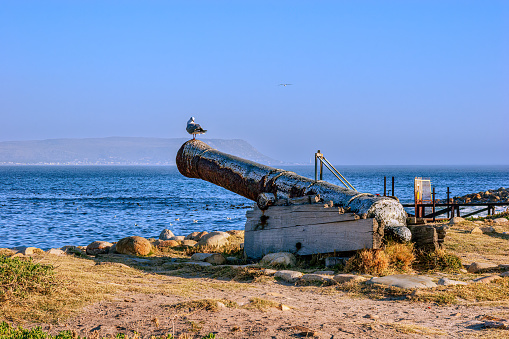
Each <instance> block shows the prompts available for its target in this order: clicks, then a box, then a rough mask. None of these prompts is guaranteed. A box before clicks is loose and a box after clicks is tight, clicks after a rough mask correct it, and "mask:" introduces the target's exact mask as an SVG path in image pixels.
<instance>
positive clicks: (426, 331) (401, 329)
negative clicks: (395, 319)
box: [383, 323, 446, 336]
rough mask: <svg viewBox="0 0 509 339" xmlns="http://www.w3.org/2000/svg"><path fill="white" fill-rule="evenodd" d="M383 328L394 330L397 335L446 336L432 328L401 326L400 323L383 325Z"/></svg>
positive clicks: (411, 325)
mask: <svg viewBox="0 0 509 339" xmlns="http://www.w3.org/2000/svg"><path fill="white" fill-rule="evenodd" d="M383 326H384V327H387V328H390V329H392V330H395V331H396V332H398V333H404V334H416V335H419V336H421V335H426V336H428V335H433V336H436V335H446V333H445V332H443V331H440V330H439V329H436V328H432V327H425V326H419V325H414V324H402V323H384V324H383Z"/></svg>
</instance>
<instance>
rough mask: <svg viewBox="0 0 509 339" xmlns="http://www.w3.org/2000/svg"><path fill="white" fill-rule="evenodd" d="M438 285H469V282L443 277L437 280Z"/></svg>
mask: <svg viewBox="0 0 509 339" xmlns="http://www.w3.org/2000/svg"><path fill="white" fill-rule="evenodd" d="M437 285H441V286H452V285H468V284H467V283H466V282H464V281H457V280H451V279H449V278H441V279H440V280H439V281H438V282H437Z"/></svg>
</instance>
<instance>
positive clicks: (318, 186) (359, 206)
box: [176, 140, 411, 257]
mask: <svg viewBox="0 0 509 339" xmlns="http://www.w3.org/2000/svg"><path fill="white" fill-rule="evenodd" d="M176 163H177V168H178V170H179V172H180V173H181V174H182V175H184V176H186V177H189V178H198V179H202V180H206V181H208V182H211V183H213V184H215V185H218V186H221V187H223V188H226V189H228V190H230V191H232V192H234V193H237V194H239V195H241V196H243V197H246V198H248V199H250V200H253V201H255V202H257V206H258V208H256V211H248V213H247V217H248V221H247V223H246V239H245V249H246V254H248V256H251V257H257V256H260V255H263V254H265V253H269V252H271V251H272V252H274V251H276V250H281V249H283V250H284V249H285V248H286V247H288V246H287V245H284V244H283V245H282V244H281V241H279V240H276V241H273V242H274V244H273V245H267V246H265V245H263V244H267V243H270V242H271V241H270V239H273V238H274V237H276V238H277V237H284V238H285V239H287V238H291V239H292V240H290V242H291V243H292V245H291V246H292V248H293V249H294V252H297V253H298V254H311V253H308V252H315V253H318V252H319V253H326V251H328V249H327V248H329V249H330V248H332V249H333V250H332V251H336V250H354V249H359V248H356V247H359V246H361V247H360V248H363V247H369V248H376V247H378V246H379V245H380V237H381V236H383V234H384V232H385V233H387V231H390V232H391V233H393V234H395V235H396V236H398V237H399V238H401V239H403V240H410V238H411V233H410V231H409V229H408V228H407V227H406V217H407V215H406V212H405V210H404V209H403V206H402V205H401V204H400V203H399V202H398V201H397V200H395V199H393V198H389V197H379V196H375V195H373V194H370V193H360V192H357V191H354V190H351V189H347V188H344V187H340V186H336V185H333V184H331V183H328V182H326V181H321V180H319V181H315V180H312V179H309V178H306V177H303V176H300V175H298V174H296V173H294V172H290V171H286V170H283V169H277V168H273V167H270V166H265V165H262V164H258V163H255V162H252V161H249V160H245V159H242V158H239V157H236V156H233V155H230V154H226V153H223V152H220V151H218V150H216V149H213V148H212V147H210V146H209V145H207V144H206V143H204V142H202V141H199V140H189V141H187V142H185V143H184V144H183V145H182V147H181V148H180V149H179V151H178V152H177V157H176ZM312 196H313V197H320V199H321V200H320V201H324V202H327V203H329V204H323V203H322V204H318V203H316V202H317V201H318V200H317V201H314V203H315V204H314V205H315V206H311V205H309V206H306V205H302V201H303V197H304V198H305V197H312ZM304 200H305V199H304ZM310 200H311V199H309V200H306V201H308V202H309V201H310ZM278 201H286V202H287V203H286V204H281V203H279V204H278ZM292 201H293V203H292ZM296 201H297V202H296ZM299 204H301V205H300V206H299ZM278 205H279V206H278ZM281 205H286V206H281ZM289 205H293V206H289ZM332 206H334V208H333V209H332V210H331V209H330V208H332ZM324 207H326V208H324ZM300 212H303V213H300ZM304 212H305V213H304ZM271 213H272V214H274V213H276V214H277V215H272V214H271ZM306 213H307V214H306ZM317 213H318V214H320V213H321V214H320V215H321V216H322V217H324V218H325V219H326V220H325V219H324V220H325V221H324V220H322V219H323V218H322V217H318V216H317V215H318V214H317ZM324 213H325V214H324ZM271 217H272V219H270V220H272V221H274V222H275V220H278V222H277V225H275V224H274V222H273V223H272V224H271V223H270V222H269V223H268V222H267V219H268V218H271ZM295 218H297V219H295ZM299 218H300V219H299ZM302 218H304V219H302ZM317 218H322V219H320V220H318V219H317ZM330 218H332V219H330ZM301 219H302V220H301ZM329 219H330V220H332V221H330V220H329ZM285 220H286V221H285ZM362 220H368V221H369V225H367V226H366V227H367V229H368V232H369V233H373V234H376V235H377V240H373V241H371V240H370V242H367V243H366V242H365V241H364V240H363V241H361V242H358V241H356V240H355V241H354V240H348V239H347V240H346V243H347V245H345V246H339V247H337V245H335V244H328V245H326V246H325V245H323V243H324V241H325V240H324V241H315V244H314V245H313V246H311V245H308V246H305V245H306V244H307V243H309V242H310V241H311V240H312V234H315V237H326V238H327V240H326V241H325V242H326V243H330V242H331V241H332V242H334V239H335V238H341V239H343V238H345V237H346V238H349V237H351V235H352V232H353V233H355V232H357V231H359V234H360V233H362V232H364V231H363V230H361V228H359V227H360V226H359V225H360V224H361V222H362ZM329 221H330V222H331V223H332V224H333V225H331V227H332V228H331V229H338V227H339V226H337V225H338V223H339V224H340V225H342V226H341V227H342V228H344V231H343V232H340V233H341V234H337V237H335V236H333V235H332V234H331V231H330V229H319V227H315V228H313V230H315V231H314V232H311V233H310V231H309V230H310V228H309V227H307V228H306V229H303V230H301V229H298V230H297V228H298V227H303V225H304V226H306V225H311V224H313V225H314V224H316V225H318V224H320V225H322V224H328V223H329ZM345 222H346V223H345ZM364 223H367V221H364ZM288 225H294V226H295V227H297V228H291V227H287V226H288ZM270 228H278V229H279V231H278V232H276V233H274V234H268V233H267V232H265V233H263V232H262V233H263V234H261V233H260V234H258V235H256V236H254V237H251V238H249V237H248V232H251V231H253V232H255V231H264V230H265V231H267V230H268V229H270ZM288 228H291V229H290V230H288ZM282 229H286V231H285V232H286V233H285V232H283V233H281V232H282V231H281V230H282ZM288 232H290V233H288ZM294 233H295V234H297V235H298V236H296V237H293V235H294ZM336 233H337V232H336ZM299 234H300V235H299ZM304 234H305V235H304ZM310 237H311V238H310ZM248 238H249V239H248ZM299 239H301V240H299ZM302 239H303V240H302ZM311 242H312V241H311ZM342 242H345V241H342ZM248 245H249V246H251V247H253V248H255V249H256V250H252V251H251V252H253V253H252V255H249V253H247V252H248V247H249V246H248ZM322 245H323V246H322ZM320 246H322V247H324V248H323V249H322V248H320ZM334 246H336V247H334ZM260 247H262V248H263V249H262V250H261V251H260V250H258V248H260ZM305 247H307V248H305Z"/></svg>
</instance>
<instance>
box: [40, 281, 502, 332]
mask: <svg viewBox="0 0 509 339" xmlns="http://www.w3.org/2000/svg"><path fill="white" fill-rule="evenodd" d="M170 279H183V278H177V277H170ZM196 280H197V282H198V281H199V282H200V283H205V284H208V283H213V284H215V287H214V288H210V289H205V290H203V291H202V292H201V293H200V294H199V295H194V296H193V297H191V298H186V297H178V296H165V295H161V294H148V295H147V294H126V295H119V296H116V297H115V298H114V300H112V301H103V302H100V303H96V304H93V305H90V306H87V307H86V308H85V309H84V310H82V311H81V312H80V313H79V315H78V316H76V317H75V318H72V319H69V320H68V321H66V322H65V323H63V324H62V325H59V326H53V327H51V328H50V327H49V326H47V325H45V326H43V328H44V329H46V330H48V329H51V333H57V332H58V331H61V330H64V329H75V330H77V332H78V334H80V335H82V336H83V335H87V336H89V335H90V332H92V331H99V334H101V335H106V334H108V333H112V334H114V333H119V332H120V333H126V334H128V335H130V336H131V335H132V334H133V333H134V331H136V332H138V333H140V334H141V336H142V337H147V338H148V337H150V336H152V335H154V336H163V335H164V336H165V335H166V334H167V333H174V334H175V337H176V338H178V337H179V335H180V336H181V338H202V337H203V336H205V335H207V334H209V333H214V334H216V338H294V337H306V336H308V337H311V336H313V335H315V337H319V338H353V337H355V338H415V337H436V336H444V337H450V338H463V337H465V336H466V337H469V336H478V335H487V336H489V337H493V336H492V335H504V334H506V333H507V335H508V336H509V331H507V330H485V329H482V326H481V325H480V324H481V323H482V322H481V321H480V319H481V318H482V316H483V315H491V316H499V317H507V316H508V315H509V305H505V306H489V305H488V306H466V305H460V306H457V305H454V306H438V305H436V304H432V303H416V302H411V301H408V300H370V299H360V298H352V297H348V296H347V295H346V294H344V293H342V292H337V291H335V293H333V294H324V293H323V292H326V291H327V290H326V289H324V288H321V287H296V286H289V285H284V284H281V283H279V282H265V283H251V284H246V288H245V289H237V288H230V286H229V284H230V283H229V282H221V281H219V282H218V280H214V279H209V278H199V279H196ZM222 287H224V288H222ZM329 291H330V290H329ZM252 298H261V299H265V300H272V301H275V302H277V303H282V304H284V305H288V306H290V307H291V309H289V310H286V311H282V310H280V309H278V308H275V307H272V308H269V309H268V310H267V311H265V312H263V311H260V310H257V309H246V308H245V307H244V306H245V305H248V304H249V301H250V299H252ZM196 299H228V300H231V301H234V302H236V303H237V304H238V307H237V308H228V307H226V308H221V309H219V310H218V311H215V312H213V311H206V310H198V311H195V312H194V313H191V314H187V315H185V314H183V313H189V312H187V311H186V312H182V311H180V315H177V312H176V311H172V309H171V308H169V307H168V305H174V304H176V303H179V302H183V301H189V300H196ZM183 334H187V336H185V335H183Z"/></svg>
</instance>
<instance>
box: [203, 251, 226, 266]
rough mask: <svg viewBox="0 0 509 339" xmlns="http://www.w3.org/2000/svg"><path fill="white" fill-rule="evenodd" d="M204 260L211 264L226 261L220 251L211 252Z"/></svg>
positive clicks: (219, 263) (221, 263) (220, 263)
mask: <svg viewBox="0 0 509 339" xmlns="http://www.w3.org/2000/svg"><path fill="white" fill-rule="evenodd" d="M205 262H208V263H209V264H212V265H223V264H224V263H226V258H225V256H224V255H222V254H221V253H211V255H210V256H208V257H207V258H205Z"/></svg>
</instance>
